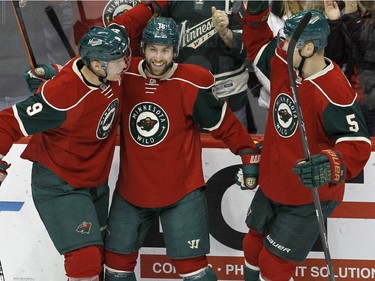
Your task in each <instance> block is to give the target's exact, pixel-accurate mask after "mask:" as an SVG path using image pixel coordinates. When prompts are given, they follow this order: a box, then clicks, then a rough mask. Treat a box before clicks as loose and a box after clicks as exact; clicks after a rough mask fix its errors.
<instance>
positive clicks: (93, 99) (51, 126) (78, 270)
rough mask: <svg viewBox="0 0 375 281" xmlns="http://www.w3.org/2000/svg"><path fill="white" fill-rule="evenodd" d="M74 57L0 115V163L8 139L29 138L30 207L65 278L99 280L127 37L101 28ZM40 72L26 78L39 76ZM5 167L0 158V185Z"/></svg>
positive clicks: (25, 155)
mask: <svg viewBox="0 0 375 281" xmlns="http://www.w3.org/2000/svg"><path fill="white" fill-rule="evenodd" d="M79 51H80V55H81V57H75V58H73V59H71V60H70V61H69V62H68V63H67V64H66V65H65V66H64V67H62V69H61V70H60V71H59V73H58V74H57V75H56V76H55V77H54V78H53V79H50V80H48V81H46V82H45V83H44V84H43V85H42V86H41V87H39V89H38V90H37V91H36V92H35V93H34V95H32V96H30V97H29V98H28V99H26V100H24V101H21V102H19V103H17V104H15V105H14V106H13V107H11V108H7V109H4V110H3V111H1V112H0V119H1V120H2V122H1V125H0V131H1V136H0V140H1V141H0V158H3V157H4V155H6V154H7V153H8V151H9V149H10V147H11V146H12V143H13V142H14V141H16V140H18V139H19V138H21V137H23V136H28V135H32V137H31V139H30V141H29V143H28V145H27V147H26V149H25V150H24V152H23V153H22V155H21V157H22V158H25V159H28V160H30V161H32V162H33V169H32V175H31V186H32V195H33V200H34V203H35V207H36V209H37V211H38V213H39V215H40V218H41V219H42V221H43V223H44V225H45V227H46V229H47V231H48V234H49V236H50V238H51V240H52V242H53V243H54V245H55V247H56V249H57V250H58V252H59V253H60V254H61V255H63V256H64V258H65V261H64V266H65V271H66V275H67V276H68V280H69V281H78V280H79V281H99V278H100V275H101V274H102V270H103V259H104V258H103V237H104V234H105V229H106V228H105V226H106V219H107V214H108V205H109V187H108V176H109V172H110V169H111V164H112V158H113V154H114V148H115V145H116V136H117V128H118V125H119V112H120V101H121V98H122V83H121V76H122V75H123V73H124V70H126V69H127V68H128V67H129V60H130V52H129V48H128V39H127V38H123V37H119V36H118V35H117V34H116V33H115V32H114V31H112V30H110V29H107V28H102V27H94V28H92V29H91V30H89V31H88V32H87V33H86V34H85V35H84V36H83V38H82V40H81V41H80V45H79ZM44 66H45V65H42V66H39V67H38V69H35V70H33V72H32V73H33V74H40V76H43V74H46V73H47V72H46V71H41V70H45V69H48V68H44ZM44 77H45V76H44ZM45 78H46V77H45ZM32 79H35V78H34V77H33V78H32ZM7 168H9V165H8V164H7V163H6V162H5V161H3V160H1V159H0V184H1V182H2V181H3V180H4V178H5V176H6V175H7V171H6V170H7Z"/></svg>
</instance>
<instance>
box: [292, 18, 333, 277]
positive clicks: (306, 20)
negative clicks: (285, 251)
mask: <svg viewBox="0 0 375 281" xmlns="http://www.w3.org/2000/svg"><path fill="white" fill-rule="evenodd" d="M311 16H312V15H311V13H310V12H308V13H306V15H305V16H304V17H303V18H302V19H301V21H300V22H299V24H298V25H297V27H296V29H295V31H294V33H293V35H292V38H291V39H290V41H289V46H288V50H287V62H288V72H289V78H290V85H291V88H292V92H293V97H294V102H295V104H296V113H297V119H298V122H299V123H300V126H299V128H300V134H301V138H302V144H303V150H304V154H305V160H306V161H311V154H310V151H309V144H308V142H307V135H306V128H305V123H304V121H303V116H302V110H301V107H300V102H299V97H298V91H297V86H296V81H295V78H294V68H293V54H294V49H295V47H296V45H297V42H298V39H299V37H300V36H301V34H302V32H303V31H304V30H305V28H306V26H307V24H308V23H309V21H310V19H311ZM312 193H313V198H314V205H315V211H316V217H317V220H318V225H319V234H320V238H321V241H322V245H323V251H324V257H325V260H326V263H327V269H328V274H329V280H330V281H334V280H335V277H334V275H333V266H332V260H331V254H330V252H329V246H328V240H327V236H326V229H325V225H324V221H323V212H322V206H321V204H320V199H319V193H318V189H317V188H313V189H312Z"/></svg>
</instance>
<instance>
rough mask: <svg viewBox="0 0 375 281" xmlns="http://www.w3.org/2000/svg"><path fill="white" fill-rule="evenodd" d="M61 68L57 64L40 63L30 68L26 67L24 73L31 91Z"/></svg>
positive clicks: (34, 90) (35, 89)
mask: <svg viewBox="0 0 375 281" xmlns="http://www.w3.org/2000/svg"><path fill="white" fill-rule="evenodd" d="M60 68H61V66H60V65H57V64H40V65H38V67H36V68H34V69H33V70H32V69H30V68H29V69H27V70H26V72H25V73H24V77H25V79H26V83H27V86H28V88H29V90H30V92H31V93H35V92H36V91H37V90H38V88H39V86H40V85H41V84H42V83H43V82H44V81H47V80H49V79H51V78H52V77H53V76H55V75H56V73H57V72H58V70H59V69H60Z"/></svg>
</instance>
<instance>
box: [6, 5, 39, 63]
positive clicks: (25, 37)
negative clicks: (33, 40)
mask: <svg viewBox="0 0 375 281" xmlns="http://www.w3.org/2000/svg"><path fill="white" fill-rule="evenodd" d="M12 7H13V11H14V15H15V17H16V20H17V24H18V28H19V30H20V33H21V37H22V40H23V43H24V45H25V48H26V52H27V57H28V58H29V63H30V66H31V68H32V69H34V68H35V67H36V66H37V64H36V60H35V56H34V53H33V50H32V48H31V44H30V40H29V36H28V34H27V31H26V27H25V22H24V20H23V17H22V13H21V8H20V5H19V1H12Z"/></svg>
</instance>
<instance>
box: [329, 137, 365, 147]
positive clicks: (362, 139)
mask: <svg viewBox="0 0 375 281" xmlns="http://www.w3.org/2000/svg"><path fill="white" fill-rule="evenodd" d="M345 141H349V142H353V141H364V142H367V143H368V144H369V145H370V146H372V143H371V140H370V139H368V138H365V137H342V138H338V139H337V140H336V144H338V143H339V142H345Z"/></svg>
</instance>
